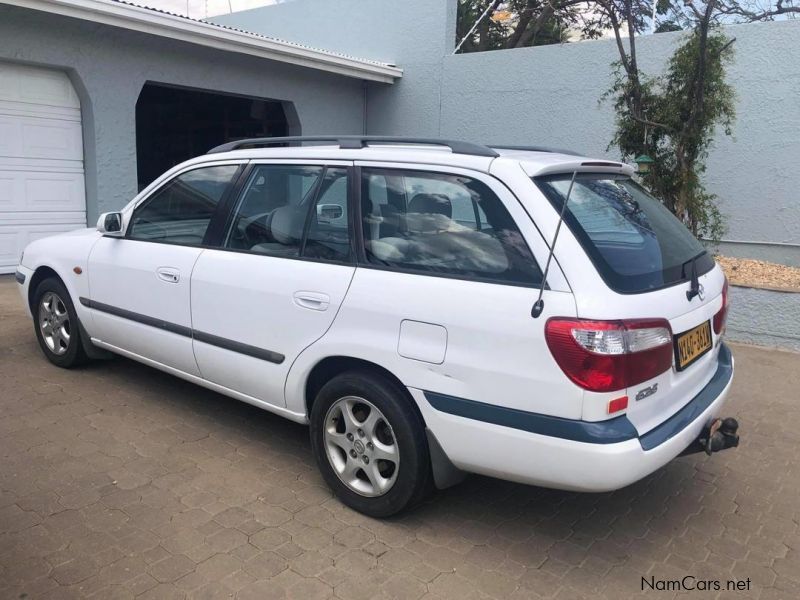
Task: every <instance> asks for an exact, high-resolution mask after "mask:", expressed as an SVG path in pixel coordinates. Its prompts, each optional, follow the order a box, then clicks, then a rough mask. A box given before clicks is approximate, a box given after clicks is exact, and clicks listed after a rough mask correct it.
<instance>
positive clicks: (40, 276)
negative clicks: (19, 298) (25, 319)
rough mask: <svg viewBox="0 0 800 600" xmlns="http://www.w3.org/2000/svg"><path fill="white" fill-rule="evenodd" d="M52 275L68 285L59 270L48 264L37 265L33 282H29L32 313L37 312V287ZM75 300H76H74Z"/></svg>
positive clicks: (29, 299) (29, 305) (32, 276)
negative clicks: (35, 309) (35, 297)
mask: <svg viewBox="0 0 800 600" xmlns="http://www.w3.org/2000/svg"><path fill="white" fill-rule="evenodd" d="M50 277H55V278H56V279H58V280H59V281H60V282H61V283H62V284H64V287H67V284H66V282H65V281H64V278H63V277H61V275H59V274H58V272H57V271H56V270H55V269H53V268H52V267H48V266H47V265H42V266H40V267H37V268H36V270H35V271H34V272H33V275H31V282H30V284H28V307H29V308H30V309H31V314H36V313H35V311H34V308H35V307H34V295H35V294H36V288H38V287H39V284H40V283H42V282H43V281H44V280H45V279H48V278H50ZM67 289H68V290H69V288H67ZM73 302H74V301H73Z"/></svg>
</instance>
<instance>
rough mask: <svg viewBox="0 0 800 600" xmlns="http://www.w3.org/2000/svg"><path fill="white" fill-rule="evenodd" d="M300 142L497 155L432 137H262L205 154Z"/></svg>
mask: <svg viewBox="0 0 800 600" xmlns="http://www.w3.org/2000/svg"><path fill="white" fill-rule="evenodd" d="M302 142H334V143H337V144H339V148H342V149H348V150H352V149H359V148H365V147H366V146H368V145H370V144H406V145H422V146H444V147H446V148H450V150H452V152H453V153H454V154H470V155H472V156H487V157H490V158H495V157H497V156H499V154H498V153H497V152H496V151H495V150H492V149H491V148H489V147H488V146H482V145H481V144H472V143H470V142H460V141H457V140H440V139H435V138H414V137H392V136H388V137H387V136H379V135H323V136H290V137H262V138H249V139H244V140H236V141H233V142H228V143H227V144H222V145H221V146H217V147H215V148H212V149H211V150H209V151H208V152H207V154H217V153H219V152H229V151H231V150H240V149H242V148H264V147H267V146H275V145H278V144H296V143H302Z"/></svg>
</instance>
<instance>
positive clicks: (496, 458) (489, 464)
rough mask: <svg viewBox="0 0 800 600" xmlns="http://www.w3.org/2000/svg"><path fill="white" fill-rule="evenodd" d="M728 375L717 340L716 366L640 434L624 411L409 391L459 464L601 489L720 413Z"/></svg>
mask: <svg viewBox="0 0 800 600" xmlns="http://www.w3.org/2000/svg"><path fill="white" fill-rule="evenodd" d="M732 381H733V358H732V356H731V353H730V350H729V349H728V348H727V346H725V345H724V344H723V346H722V347H721V348H720V353H719V366H718V368H717V372H716V373H715V374H714V377H713V378H712V379H711V381H710V382H709V383H708V384H707V385H706V387H705V388H703V390H702V391H701V392H700V393H699V394H697V396H695V397H694V398H693V399H692V400H691V401H690V402H689V403H687V404H686V406H684V407H683V408H682V409H681V410H679V411H678V412H677V413H675V414H674V415H673V416H672V417H670V418H669V419H667V420H666V421H665V422H663V423H661V424H660V425H659V426H658V427H656V428H654V429H653V430H651V431H649V432H647V433H645V434H644V435H641V436H639V435H638V434H637V433H636V430H635V429H634V428H633V425H631V424H630V422H629V421H628V420H627V418H626V417H624V416H623V417H617V418H616V419H610V420H608V421H603V422H599V423H589V422H585V421H572V420H567V419H558V418H554V417H548V416H545V415H535V414H533V413H524V412H522V411H510V410H509V409H499V407H492V406H490V405H486V404H481V403H475V402H471V401H469V400H465V401H462V402H464V403H466V404H460V403H459V402H458V400H459V399H455V398H450V397H443V396H440V395H437V394H432V393H430V392H424V391H422V390H417V389H411V392H412V394H413V395H414V397H415V399H416V400H417V402H418V404H419V406H420V410H421V411H422V413H423V416H424V418H425V422H426V424H427V426H428V428H429V429H430V430H431V431H432V432H433V434H434V435H435V436H436V438H437V440H438V441H439V443H440V444H441V447H442V449H443V451H444V452H445V453H446V454H447V456H448V458H449V459H450V461H452V463H453V464H454V465H455V466H456V467H458V468H459V469H462V470H465V471H469V472H474V473H481V474H484V475H489V476H493V477H499V478H501V479H508V480H511V481H518V482H521V483H528V484H534V485H541V486H545V487H554V488H561V489H568V490H577V491H589V492H602V491H609V490H615V489H619V488H621V487H624V486H626V485H629V484H631V483H634V482H635V481H638V480H639V479H642V478H643V477H646V476H647V475H649V474H650V473H652V472H653V471H656V470H658V469H659V468H661V467H662V466H664V465H665V464H667V463H668V462H670V461H671V460H672V459H674V458H675V457H676V456H678V455H679V454H681V452H683V451H684V450H685V449H686V448H687V447H688V446H690V445H691V444H693V443H694V442H695V441H696V440H697V438H698V437H699V436H700V435H701V433H702V432H703V430H704V428H705V427H706V426H707V425H708V424H709V422H710V421H712V420H713V419H714V418H716V417H718V416H720V415H721V411H722V408H723V407H724V405H725V401H726V399H727V396H728V392H729V390H730V386H731V383H732ZM476 405H479V406H476ZM497 409H499V410H497Z"/></svg>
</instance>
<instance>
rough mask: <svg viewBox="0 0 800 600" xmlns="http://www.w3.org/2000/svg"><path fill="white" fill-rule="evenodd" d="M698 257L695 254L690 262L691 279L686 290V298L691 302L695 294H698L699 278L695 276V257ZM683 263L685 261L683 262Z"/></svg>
mask: <svg viewBox="0 0 800 600" xmlns="http://www.w3.org/2000/svg"><path fill="white" fill-rule="evenodd" d="M698 258H700V257H699V256H695V257H694V258H693V259H692V260H691V261H689V262H691V263H692V279H691V282H692V283H691V286H690V287H689V289H688V290H687V291H686V299H687V300H688V301H689V302H691V301H692V299H693V298H694V297H695V296H699V295H700V279H698V277H697V259H698ZM684 264H685V263H684Z"/></svg>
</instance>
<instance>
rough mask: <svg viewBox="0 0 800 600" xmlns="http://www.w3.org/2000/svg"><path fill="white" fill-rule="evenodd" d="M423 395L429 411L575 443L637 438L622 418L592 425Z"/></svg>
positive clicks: (427, 393)
mask: <svg viewBox="0 0 800 600" xmlns="http://www.w3.org/2000/svg"><path fill="white" fill-rule="evenodd" d="M424 393H425V398H427V400H428V402H430V404H431V406H433V408H435V409H436V410H440V411H442V412H446V413H449V414H451V415H456V416H458V417H464V418H466V419H475V420H476V421H483V422H485V423H492V424H493V425H502V426H503V427H511V428H512V429H519V430H521V431H529V432H531V433H538V434H541V435H549V436H552V437H557V438H563V439H566V440H573V441H575V442H587V443H590V444H614V443H617V442H624V441H626V440H632V439H635V438H636V435H637V434H636V429H635V428H634V426H633V424H632V423H631V422H630V421H629V420H628V418H627V417H625V416H620V417H615V418H613V419H609V420H607V421H600V422H597V423H593V422H591V421H579V420H575V419H563V418H561V417H552V416H550V415H543V414H540V413H532V412H526V411H524V410H518V409H516V408H508V407H505V406H495V405H493V404H485V403H484V402H476V401H475V400H465V399H463V398H456V397H454V396H445V395H444V394H437V393H436V392H427V391H426V392H424Z"/></svg>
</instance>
